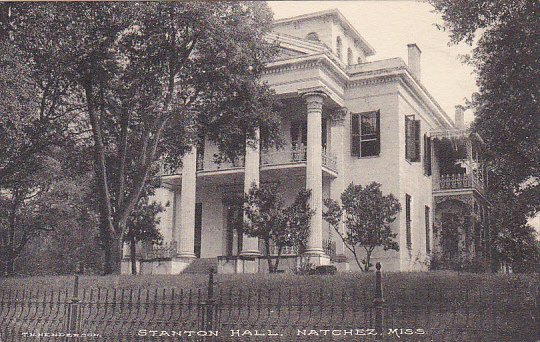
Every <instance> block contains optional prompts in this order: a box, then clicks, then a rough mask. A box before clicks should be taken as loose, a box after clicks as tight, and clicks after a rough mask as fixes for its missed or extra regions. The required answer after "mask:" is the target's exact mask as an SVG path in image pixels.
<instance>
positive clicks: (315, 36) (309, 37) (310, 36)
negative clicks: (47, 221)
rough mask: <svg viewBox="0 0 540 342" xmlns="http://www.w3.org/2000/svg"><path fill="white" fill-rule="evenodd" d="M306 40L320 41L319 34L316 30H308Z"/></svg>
mask: <svg viewBox="0 0 540 342" xmlns="http://www.w3.org/2000/svg"><path fill="white" fill-rule="evenodd" d="M306 39H307V40H311V41H313V42H320V39H319V35H318V34H317V33H316V32H310V33H308V34H307V36H306Z"/></svg>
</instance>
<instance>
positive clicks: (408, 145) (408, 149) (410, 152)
mask: <svg viewBox="0 0 540 342" xmlns="http://www.w3.org/2000/svg"><path fill="white" fill-rule="evenodd" d="M414 128H415V123H414V115H407V116H405V158H406V159H407V160H409V161H413V160H414V151H415V143H414Z"/></svg>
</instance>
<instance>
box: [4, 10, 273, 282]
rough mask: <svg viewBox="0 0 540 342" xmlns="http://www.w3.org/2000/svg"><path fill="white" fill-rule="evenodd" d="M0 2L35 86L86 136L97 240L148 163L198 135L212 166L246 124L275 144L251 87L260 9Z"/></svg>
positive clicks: (115, 235) (171, 158) (266, 46)
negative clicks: (212, 147) (62, 99)
mask: <svg viewBox="0 0 540 342" xmlns="http://www.w3.org/2000/svg"><path fill="white" fill-rule="evenodd" d="M1 6H2V8H3V10H2V11H0V13H5V12H6V11H5V10H4V9H5V6H9V11H8V12H9V13H11V15H10V17H9V20H8V22H9V25H7V27H8V30H9V33H10V35H11V36H12V38H13V39H12V41H13V45H14V46H16V48H17V49H18V50H19V51H20V54H21V55H22V56H23V60H25V62H26V63H27V64H28V65H30V66H31V67H32V70H34V72H35V73H36V74H37V75H39V76H40V77H41V78H43V79H48V78H47V77H48V76H50V75H54V77H52V79H54V80H56V82H58V83H59V84H62V85H63V90H64V92H65V93H67V94H68V99H69V102H70V104H71V105H73V106H74V107H75V108H78V114H82V118H83V119H84V120H82V121H77V122H76V124H74V126H76V127H79V128H81V127H84V128H85V129H88V128H90V129H91V130H90V131H89V132H88V133H89V134H87V137H88V138H91V141H88V143H89V144H93V146H94V156H93V162H94V168H95V171H96V181H97V184H98V194H99V198H100V200H99V208H100V213H101V227H102V236H110V239H114V240H115V241H116V242H120V243H121V241H122V240H123V237H124V236H125V234H127V225H126V223H127V220H128V217H129V215H130V213H131V212H132V211H133V210H134V209H135V206H136V204H137V202H138V200H139V198H140V197H141V195H142V193H143V189H144V187H145V185H146V183H147V182H148V180H149V178H150V177H152V175H153V171H154V170H155V166H156V165H155V162H156V161H157V160H163V159H164V160H166V162H167V163H168V164H170V166H172V167H173V168H174V167H178V166H180V164H181V158H182V156H183V155H184V153H185V152H186V151H187V150H188V148H189V146H190V145H193V144H196V143H198V142H201V140H202V137H207V138H208V139H209V140H210V141H213V142H214V143H215V144H216V145H218V147H219V154H218V156H217V158H218V159H220V160H222V159H234V158H235V157H236V156H237V155H238V154H241V153H243V151H244V145H245V141H246V136H247V137H251V136H253V134H254V132H255V129H256V127H259V128H260V129H261V132H262V136H264V139H263V146H268V145H274V144H277V143H278V134H277V132H278V127H279V126H278V122H279V119H278V116H277V113H274V111H273V96H272V94H271V92H270V91H269V88H268V87H267V86H266V85H264V84H262V82H261V74H262V71H263V69H264V65H265V63H266V62H267V61H268V60H269V59H270V58H271V57H272V56H273V54H274V53H275V51H276V49H275V46H274V45H273V44H272V43H269V42H267V41H266V40H265V38H264V35H265V33H266V32H268V30H269V29H270V24H271V21H272V15H271V12H270V10H269V9H268V7H267V5H266V4H264V3H256V2H215V3H212V4H211V5H209V4H208V3H203V2H131V3H128V2H126V3H119V2H116V3H115V2H110V3H87V2H86V3H85V2H81V3H76V4H74V3H71V4H66V3H40V4H33V5H30V4H27V3H17V4H11V3H10V4H1ZM89 140H90V139H89ZM120 246H121V244H116V248H115V249H116V251H118V250H119V247H120ZM107 248H109V247H107ZM111 248H112V247H111ZM109 266H110V265H109ZM105 272H107V273H108V272H110V267H106V269H105Z"/></svg>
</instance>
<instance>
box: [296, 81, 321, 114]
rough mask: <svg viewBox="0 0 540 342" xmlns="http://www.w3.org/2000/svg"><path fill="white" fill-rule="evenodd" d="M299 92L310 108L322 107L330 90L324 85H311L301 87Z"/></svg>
mask: <svg viewBox="0 0 540 342" xmlns="http://www.w3.org/2000/svg"><path fill="white" fill-rule="evenodd" d="M298 94H299V95H300V97H302V99H303V100H304V101H306V103H307V106H308V109H311V108H314V109H321V108H322V104H323V101H324V99H325V98H327V97H328V90H327V88H326V87H323V86H319V87H311V88H304V89H299V90H298Z"/></svg>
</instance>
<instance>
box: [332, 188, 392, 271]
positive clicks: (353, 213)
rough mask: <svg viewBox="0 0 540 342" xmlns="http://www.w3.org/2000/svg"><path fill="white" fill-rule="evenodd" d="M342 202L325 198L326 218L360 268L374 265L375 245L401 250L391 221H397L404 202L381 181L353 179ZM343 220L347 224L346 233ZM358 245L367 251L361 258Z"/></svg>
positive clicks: (342, 195) (385, 248)
mask: <svg viewBox="0 0 540 342" xmlns="http://www.w3.org/2000/svg"><path fill="white" fill-rule="evenodd" d="M341 203H342V204H341V206H340V205H339V204H338V202H337V201H335V200H333V199H330V198H327V199H325V200H324V204H325V205H326V207H327V208H328V210H327V211H325V212H323V218H324V219H325V220H326V221H327V222H328V223H329V224H330V225H331V226H332V227H333V228H334V229H335V231H336V232H337V233H338V235H339V236H340V237H341V239H342V240H343V243H344V244H345V246H346V247H347V249H348V250H349V251H351V253H352V254H353V256H354V258H355V260H356V263H357V264H358V267H360V269H363V270H364V271H366V272H367V271H369V268H370V267H371V266H373V265H372V264H371V263H370V260H371V254H372V253H373V250H374V249H375V247H378V246H382V247H383V249H384V250H385V251H386V250H395V251H397V250H399V246H398V243H397V242H396V241H395V240H394V239H395V238H396V236H397V233H392V229H391V227H390V223H392V222H394V221H395V219H396V215H397V214H398V212H399V211H400V210H401V206H400V204H399V201H398V200H397V199H396V198H395V197H394V195H392V194H389V195H386V196H384V195H383V194H382V191H381V184H379V183H376V182H373V183H371V184H369V185H367V186H366V187H363V186H362V185H354V184H353V183H351V184H350V185H349V186H348V187H347V189H345V191H344V192H343V193H342V194H341ZM340 224H344V225H345V227H346V232H345V233H342V231H341V229H340ZM357 247H362V248H364V250H365V252H366V256H365V258H364V259H362V260H359V256H358V250H357ZM362 264H363V265H364V266H362Z"/></svg>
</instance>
